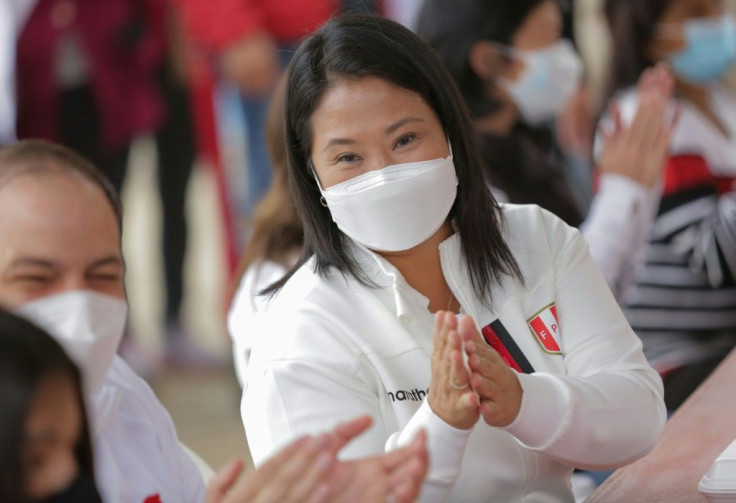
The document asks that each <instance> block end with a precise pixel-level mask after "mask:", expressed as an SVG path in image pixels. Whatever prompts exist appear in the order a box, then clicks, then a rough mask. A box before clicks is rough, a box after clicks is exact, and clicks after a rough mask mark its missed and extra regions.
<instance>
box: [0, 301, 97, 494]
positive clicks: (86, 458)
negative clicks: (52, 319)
mask: <svg viewBox="0 0 736 503" xmlns="http://www.w3.org/2000/svg"><path fill="white" fill-rule="evenodd" d="M0 403H2V404H3V406H2V412H0V499H1V500H2V501H5V502H8V503H16V502H25V501H58V502H62V503H63V502H72V501H74V502H81V503H98V502H99V503H101V502H102V499H101V498H100V495H99V493H98V492H97V488H96V486H95V469H94V464H93V459H92V442H91V435H90V428H89V425H88V422H87V415H86V413H85V407H84V393H83V391H82V378H81V375H80V373H79V370H77V367H76V366H75V365H74V363H73V362H72V361H71V360H70V359H69V357H68V356H67V355H66V353H65V352H64V350H63V349H62V348H61V346H60V345H59V343H57V342H56V341H55V340H54V339H52V338H51V337H50V336H49V335H48V334H47V333H45V332H44V331H43V330H41V329H40V328H38V327H36V326H34V325H33V324H31V323H29V322H28V321H26V320H24V319H22V318H19V317H17V316H14V315H12V314H10V313H8V312H7V311H4V310H1V309H0Z"/></svg>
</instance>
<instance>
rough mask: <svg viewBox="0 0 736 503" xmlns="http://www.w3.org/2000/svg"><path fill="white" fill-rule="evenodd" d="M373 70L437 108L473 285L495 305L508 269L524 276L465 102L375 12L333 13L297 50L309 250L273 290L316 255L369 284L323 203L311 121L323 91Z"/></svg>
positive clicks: (300, 162) (291, 154)
mask: <svg viewBox="0 0 736 503" xmlns="http://www.w3.org/2000/svg"><path fill="white" fill-rule="evenodd" d="M366 76H373V77H378V78H381V79H384V80H386V81H388V82H391V83H393V84H395V85H397V86H399V87H402V88H404V89H408V90H410V91H413V92H415V93H417V94H419V95H420V96H421V97H422V98H423V99H424V101H425V102H426V103H427V104H428V105H429V106H430V107H431V108H432V109H433V110H434V112H435V113H436V114H437V116H438V117H439V119H440V122H441V123H442V126H443V127H444V129H445V131H446V132H447V136H448V138H449V140H450V144H451V145H452V149H453V157H454V162H455V170H456V172H457V177H458V189H457V197H456V199H455V203H454V205H453V207H452V209H451V210H450V217H451V218H453V219H454V220H455V223H456V225H457V230H458V231H459V234H460V239H461V241H462V246H463V250H464V252H465V257H466V260H467V264H468V269H469V275H470V278H471V282H472V287H473V289H474V290H475V293H476V295H478V297H479V298H481V299H484V301H485V302H488V303H490V300H491V297H490V295H491V288H492V286H493V284H494V283H497V282H499V281H500V280H501V278H502V276H503V275H511V276H514V277H516V278H518V279H519V280H523V279H522V276H521V272H520V270H519V267H518V264H517V263H516V260H515V259H514V257H513V255H512V254H511V251H510V250H509V248H508V246H507V244H506V242H505V240H504V236H503V233H502V225H503V218H502V214H501V212H500V209H499V207H498V205H497V203H496V201H495V200H494V199H493V197H492V196H491V195H490V193H489V191H488V189H487V187H486V185H485V183H484V180H483V168H482V166H483V163H482V161H481V159H480V155H479V153H478V149H477V147H476V145H475V142H474V139H473V129H472V126H471V122H470V117H469V115H468V111H467V108H466V106H465V104H464V102H463V99H462V97H461V96H460V93H459V92H458V90H457V87H455V84H454V83H453V81H452V77H451V76H450V75H449V74H448V73H447V71H446V70H445V69H444V67H443V66H442V63H441V62H440V61H439V59H438V58H437V56H436V55H435V54H434V52H432V50H431V48H430V47H429V46H428V45H427V44H426V43H424V42H423V41H422V40H421V39H419V37H417V36H416V35H415V34H414V33H412V32H411V31H409V30H408V29H406V28H404V27H403V26H401V25H399V24H398V23H394V22H393V21H389V20H386V19H382V18H379V17H374V16H358V15H355V16H342V17H338V18H335V19H333V20H331V21H330V22H328V23H327V24H326V25H325V26H323V27H322V28H321V29H320V30H319V31H317V32H316V33H314V34H313V35H311V36H309V37H308V38H307V39H306V40H304V42H303V43H302V44H301V46H300V47H299V49H298V50H297V51H296V53H295V54H294V58H293V60H292V61H291V64H290V66H289V74H288V82H287V89H286V141H287V155H288V171H289V183H290V186H291V191H292V195H293V198H294V203H295V207H296V210H297V213H298V214H299V215H300V216H301V218H302V221H303V223H304V248H303V252H302V256H301V259H300V260H299V262H298V263H297V264H296V266H295V267H294V268H292V269H291V271H289V273H287V275H286V276H285V277H284V278H283V279H282V280H281V281H279V282H278V283H276V284H274V285H273V286H272V287H271V288H270V289H269V291H276V290H278V289H279V288H281V286H283V285H284V284H285V283H286V281H288V279H289V278H290V277H291V275H293V274H294V272H295V271H296V270H297V269H298V268H299V267H300V266H301V265H303V264H304V263H305V262H306V261H307V260H308V259H309V258H310V257H311V256H313V255H314V256H315V259H316V264H315V269H316V272H317V273H318V274H320V275H321V276H323V277H324V276H327V275H328V274H329V273H330V271H331V270H332V269H336V270H337V271H339V272H340V273H342V274H343V275H349V276H352V277H354V278H356V279H357V280H358V281H359V282H361V283H362V284H364V285H369V286H370V285H372V284H373V283H372V282H371V279H370V278H368V277H366V275H365V274H364V272H363V271H362V270H361V269H360V267H359V266H358V264H357V263H356V262H355V260H354V258H353V257H352V256H351V254H350V252H349V249H348V243H349V240H348V238H347V237H346V236H345V235H344V234H343V233H342V232H341V231H340V230H339V229H338V227H337V225H336V224H335V223H334V222H333V221H332V218H331V216H330V211H329V209H328V208H326V207H324V206H323V205H322V204H321V203H320V191H319V188H318V186H317V184H316V181H315V179H314V176H313V175H312V170H311V167H310V163H311V161H310V156H311V144H312V129H311V119H312V115H313V114H314V111H315V109H316V107H317V105H318V104H319V101H320V99H321V97H322V96H323V94H324V93H325V92H326V91H327V90H328V89H329V88H330V87H331V86H334V85H336V84H337V83H338V82H340V81H341V80H344V79H357V78H361V77H366Z"/></svg>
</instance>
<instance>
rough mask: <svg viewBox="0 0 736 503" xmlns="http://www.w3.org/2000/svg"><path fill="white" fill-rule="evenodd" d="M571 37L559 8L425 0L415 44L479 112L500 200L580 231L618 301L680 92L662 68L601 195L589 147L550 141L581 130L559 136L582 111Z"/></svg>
mask: <svg viewBox="0 0 736 503" xmlns="http://www.w3.org/2000/svg"><path fill="white" fill-rule="evenodd" d="M562 26H563V23H562V13H561V10H560V7H559V3H558V2H557V1H555V0H517V1H514V2H507V1H501V0H458V1H456V2H446V1H444V0H426V1H425V3H424V5H423V8H422V11H421V14H420V17H419V24H418V28H417V33H418V34H419V35H420V36H421V37H422V38H424V39H426V40H427V41H428V42H429V44H430V45H431V46H432V47H433V49H434V50H435V51H436V52H437V54H438V55H439V57H440V59H441V60H442V62H443V63H444V64H445V66H446V67H447V69H448V70H449V71H450V74H451V75H452V76H453V78H454V79H455V82H456V83H457V84H458V87H459V88H460V91H461V93H462V95H463V97H464V98H465V101H466V103H467V104H468V107H469V108H470V112H471V114H472V116H473V119H474V123H473V124H474V128H475V131H476V133H477V138H478V143H479V146H480V150H481V155H482V157H483V163H484V168H485V169H484V172H485V175H486V180H487V181H488V183H489V184H490V186H491V190H493V191H494V193H495V194H496V195H497V196H498V197H500V198H501V199H503V200H506V201H508V202H511V203H516V204H522V203H524V204H526V203H533V204H538V205H540V206H542V207H543V208H545V209H547V210H549V211H551V212H552V213H554V214H555V215H557V216H558V217H560V218H562V219H563V220H564V221H565V222H567V223H568V224H570V225H573V226H576V227H580V229H581V232H582V234H583V236H584V237H585V239H586V241H588V244H589V245H590V251H591V254H592V255H593V258H594V259H595V260H596V263H597V264H598V267H600V269H601V271H602V272H603V275H604V276H605V278H606V280H607V281H608V283H609V285H610V286H611V289H612V290H613V291H614V294H615V295H616V296H617V297H618V296H619V295H620V293H621V292H623V291H624V290H625V289H626V287H627V286H628V285H629V284H630V283H631V280H632V277H633V269H634V266H635V264H636V263H637V262H638V261H639V260H640V257H641V254H642V252H643V247H644V244H645V241H646V236H647V234H648V232H649V228H650V225H651V220H652V215H653V213H654V209H655V205H656V191H655V186H656V183H657V182H658V180H659V177H660V173H661V171H662V166H663V165H664V155H665V150H666V145H667V140H668V134H669V129H670V126H669V124H668V122H667V121H666V120H665V118H664V117H663V110H664V107H665V105H666V103H667V100H668V98H669V96H670V94H671V90H672V81H671V78H670V77H669V76H668V75H667V73H666V71H665V70H664V69H658V70H656V71H653V72H649V73H648V74H647V75H646V76H645V77H643V78H642V82H641V85H640V87H641V89H642V94H643V95H644V96H647V100H646V101H647V104H646V106H644V107H642V111H641V113H640V116H641V118H640V120H639V121H638V122H637V123H636V124H635V125H632V127H629V128H620V127H619V128H616V129H614V130H613V131H611V134H610V136H609V137H608V138H607V141H606V142H605V145H604V149H603V150H604V152H603V153H602V155H601V156H600V158H599V162H598V170H599V173H600V176H599V177H598V180H597V185H598V190H597V193H596V194H595V195H594V196H593V172H592V169H591V167H590V161H589V160H587V159H589V158H590V154H591V152H590V150H591V145H589V143H591V142H589V141H582V144H581V145H578V146H577V147H575V148H574V149H573V148H571V147H570V146H569V145H571V144H573V143H581V141H578V140H576V141H569V140H568V141H562V140H563V139H564V138H565V137H569V136H571V135H570V134H566V135H563V134H558V135H557V137H556V138H555V137H554V135H553V134H552V130H553V128H554V126H555V122H556V124H557V126H558V127H557V131H559V132H560V133H562V132H564V131H569V130H571V129H572V130H574V129H575V128H574V127H567V128H565V127H559V126H560V125H561V124H563V123H565V121H564V120H563V118H565V117H568V116H569V114H568V113H567V112H566V110H567V109H568V108H570V107H572V108H574V107H573V104H574V103H576V102H579V101H580V98H579V97H578V96H576V93H577V91H578V89H579V88H580V86H581V77H582V74H583V66H582V62H581V61H580V58H579V56H578V55H577V52H576V51H575V49H574V47H573V45H572V43H571V42H570V41H569V40H566V39H563V38H561V37H562ZM590 120H591V119H590V117H584V118H583V119H582V122H585V121H588V122H590ZM578 122H581V121H580V120H578ZM587 134H588V136H590V132H588V133H587ZM573 136H574V135H573ZM578 136H585V135H584V134H582V135H580V134H579V135H578ZM566 145H568V147H567V148H563V147H565V146H566ZM572 150H575V151H577V152H572ZM581 159H586V160H585V162H581ZM575 173H577V174H575ZM588 195H589V197H588ZM591 198H592V203H590V201H591ZM581 199H584V200H586V202H587V203H588V204H590V211H588V204H581Z"/></svg>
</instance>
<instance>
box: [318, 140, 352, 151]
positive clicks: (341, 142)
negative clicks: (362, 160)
mask: <svg viewBox="0 0 736 503" xmlns="http://www.w3.org/2000/svg"><path fill="white" fill-rule="evenodd" d="M355 143H356V142H355V140H351V139H350V138H333V139H331V140H330V141H328V142H327V145H326V146H325V148H323V149H322V152H324V151H325V150H327V149H328V148H330V147H333V146H335V145H354V144H355Z"/></svg>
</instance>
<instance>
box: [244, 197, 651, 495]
mask: <svg viewBox="0 0 736 503" xmlns="http://www.w3.org/2000/svg"><path fill="white" fill-rule="evenodd" d="M503 213H504V215H505V218H506V225H507V229H506V238H507V242H508V245H509V247H510V249H511V251H512V253H513V255H514V257H515V258H516V260H517V262H518V264H519V267H520V268H521V271H522V273H523V276H524V280H525V282H524V284H521V283H520V282H518V281H517V280H514V279H512V278H507V279H506V280H505V281H503V282H502V284H499V285H496V286H495V287H494V290H493V299H492V300H493V301H492V308H489V307H486V305H484V303H483V302H482V301H481V299H479V298H477V297H476V296H475V294H474V291H473V289H472V287H471V283H470V279H469V276H468V272H467V268H466V263H465V259H464V255H463V253H462V247H461V242H460V239H459V236H458V235H457V234H455V235H453V236H452V237H450V238H449V239H447V240H446V241H444V242H443V243H442V244H441V245H440V258H441V264H442V270H443V272H444V275H445V279H446V280H447V282H448V285H449V286H450V288H451V289H452V292H453V294H454V295H455V297H456V299H457V300H458V301H459V302H460V304H461V305H462V309H463V311H464V312H465V313H467V314H469V315H471V316H472V318H473V319H474V320H475V322H476V325H477V327H478V329H479V331H482V333H484V335H485V334H490V335H489V337H488V338H487V340H488V341H490V342H491V343H494V342H495V343H497V342H498V340H497V337H501V339H505V340H506V341H508V337H511V338H512V339H513V341H514V342H513V343H511V344H510V345H509V344H506V347H507V348H510V346H513V345H515V346H518V350H519V351H520V352H521V353H523V356H522V357H520V358H516V360H517V362H518V361H520V360H523V359H525V360H526V361H527V365H526V367H531V368H533V369H529V368H527V369H526V370H527V372H529V373H519V380H520V382H521V386H522V389H523V396H522V404H521V409H520V411H519V414H518V416H517V418H516V419H515V420H514V422H513V423H512V424H510V425H509V426H508V427H506V428H493V427H490V426H488V425H487V424H485V422H483V420H482V419H481V420H480V421H479V422H478V423H477V424H476V425H475V427H474V428H472V429H470V430H467V431H464V430H458V429H455V428H453V427H451V426H450V425H448V424H446V423H445V422H444V421H442V420H441V419H440V418H439V417H438V416H437V415H435V414H434V413H433V411H432V410H431V408H430V407H429V405H428V403H427V400H426V393H427V389H428V388H429V385H430V379H431V364H430V356H431V353H432V337H433V330H434V318H433V315H432V314H431V313H430V312H429V310H428V299H427V298H426V297H424V296H423V295H421V294H419V293H418V292H417V291H416V290H414V289H413V288H412V287H410V286H409V285H408V283H407V282H406V281H405V280H404V279H403V277H402V276H401V275H400V273H399V272H398V270H396V269H395V268H393V267H392V266H391V265H390V264H389V263H388V262H387V261H385V260H384V259H382V258H381V257H380V256H378V255H376V254H374V253H372V252H369V251H367V250H365V249H362V248H359V247H357V246H354V247H353V253H355V257H356V259H357V260H358V262H359V263H360V265H361V267H362V268H363V269H364V271H365V272H366V273H367V274H368V276H369V277H370V278H372V279H373V280H374V281H375V282H376V284H377V285H378V287H377V288H368V287H364V286H362V285H360V284H359V283H358V282H357V281H355V280H354V279H352V278H347V279H346V278H344V277H342V276H341V275H339V274H334V275H332V276H331V277H329V278H327V279H323V278H320V277H319V276H318V275H316V274H315V273H314V271H313V265H314V264H313V263H312V262H311V261H310V262H308V263H307V264H305V266H304V267H302V268H301V269H300V270H299V271H297V273H296V274H295V275H294V276H293V277H292V278H291V279H290V281H289V282H288V283H287V284H286V286H285V287H284V288H283V289H282V290H281V291H280V292H279V293H278V295H277V296H276V297H275V298H274V299H273V301H272V303H271V304H270V306H269V308H268V309H267V311H266V314H265V316H264V319H263V324H262V325H260V326H261V327H262V329H263V330H264V332H265V333H262V334H258V337H257V338H256V340H255V343H254V347H253V350H252V353H251V358H250V362H249V364H248V370H247V372H248V375H247V379H246V385H245V389H244V394H243V404H242V413H243V420H244V423H245V429H246V434H247V437H248V443H249V446H250V448H251V453H252V455H253V459H254V461H255V463H256V465H259V464H261V463H263V462H264V460H265V459H266V458H267V457H268V456H270V455H271V454H272V453H274V452H275V451H276V450H277V449H279V448H280V447H282V446H283V445H284V444H286V443H287V442H289V441H291V440H293V439H294V438H295V437H297V436H299V435H302V434H308V433H317V432H321V431H324V430H326V429H328V428H330V427H331V426H333V425H334V424H335V423H337V422H339V421H344V420H346V419H349V418H352V417H355V416H358V415H361V414H369V415H371V416H372V417H373V418H374V424H373V426H372V428H371V429H370V430H369V431H368V432H367V433H366V434H364V435H362V436H361V437H359V438H358V439H356V440H355V441H353V442H352V443H351V444H349V445H348V446H347V448H346V449H345V451H344V452H343V456H344V458H357V457H361V456H365V455H371V454H378V453H381V452H383V451H384V449H387V450H391V449H394V448H396V447H397V446H401V445H404V444H406V443H408V442H410V441H411V439H412V438H413V437H414V435H415V434H416V433H417V432H418V431H419V430H421V429H425V430H426V431H427V433H428V449H429V453H430V468H429V472H428V475H427V478H426V480H425V483H424V486H423V488H422V492H421V496H420V500H421V501H424V502H434V501H446V500H449V501H472V502H478V501H491V500H493V501H504V502H509V501H527V502H532V501H533V502H542V501H572V500H573V499H572V494H571V490H570V475H571V473H572V469H573V467H583V468H604V467H606V468H607V467H615V466H619V465H623V464H626V463H628V462H630V461H632V460H634V459H636V458H638V457H640V456H642V455H644V454H645V453H647V452H648V451H649V450H650V449H651V448H652V447H653V446H654V443H655V442H656V440H657V438H658V437H659V434H660V432H661V430H662V428H663V426H664V422H665V407H664V403H663V400H662V383H661V380H660V378H659V376H658V375H657V373H656V372H654V371H653V370H652V368H651V367H650V366H649V365H648V364H647V362H646V360H645V358H644V356H643V354H642V351H641V342H640V341H639V339H638V338H637V337H636V336H635V335H634V333H633V332H632V330H631V328H630V327H629V325H628V323H627V322H626V320H625V318H624V317H623V315H622V313H621V311H620V309H619V307H618V305H617V304H616V302H615V300H614V298H613V296H612V294H611V292H610V290H609V289H608V287H607V285H606V282H605V280H604V279H603V276H602V275H601V273H600V272H599V271H598V269H597V267H596V265H595V263H594V261H593V260H592V259H591V257H590V254H589V253H588V247H587V245H586V243H585V241H584V240H583V239H582V238H581V237H580V235H579V234H578V232H577V231H576V230H574V229H572V228H570V227H568V226H567V225H566V224H565V223H563V222H562V221H561V220H559V219H558V218H557V217H555V216H553V215H552V214H550V213H548V212H546V211H544V210H542V209H540V208H539V207H536V206H513V205H504V206H503ZM540 327H541V328H540ZM489 328H490V329H492V330H491V331H490V332H489ZM504 335H505V337H504ZM494 339H495V340H494ZM519 351H516V352H515V353H516V354H517V355H518V353H519ZM511 353H514V351H513V350H511Z"/></svg>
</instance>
